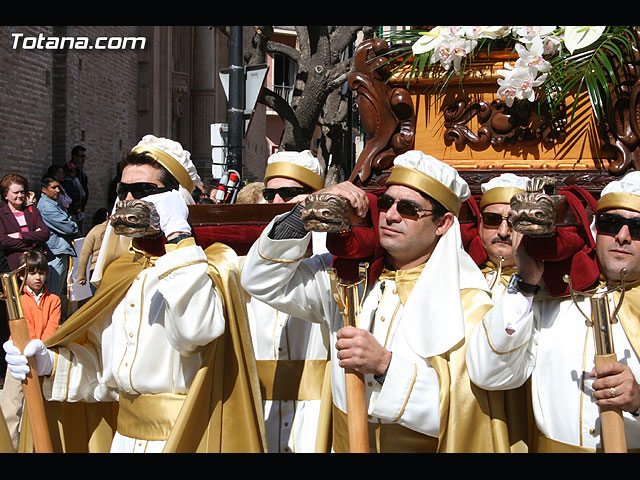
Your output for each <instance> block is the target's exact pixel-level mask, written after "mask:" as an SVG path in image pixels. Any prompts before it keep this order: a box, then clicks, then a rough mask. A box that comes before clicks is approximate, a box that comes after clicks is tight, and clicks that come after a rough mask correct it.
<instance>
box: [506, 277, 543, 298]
mask: <svg viewBox="0 0 640 480" xmlns="http://www.w3.org/2000/svg"><path fill="white" fill-rule="evenodd" d="M539 291H540V285H531V284H530V283H526V282H524V281H523V280H522V278H520V276H519V275H518V274H517V273H514V274H513V275H511V278H510V279H509V284H508V285H507V292H509V293H515V292H521V293H525V294H527V295H537V293H538V292H539Z"/></svg>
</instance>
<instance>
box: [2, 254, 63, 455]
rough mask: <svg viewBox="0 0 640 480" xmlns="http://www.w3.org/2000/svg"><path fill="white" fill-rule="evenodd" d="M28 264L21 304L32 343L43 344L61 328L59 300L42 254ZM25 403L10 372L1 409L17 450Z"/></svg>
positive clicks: (27, 260) (32, 256) (27, 258)
mask: <svg viewBox="0 0 640 480" xmlns="http://www.w3.org/2000/svg"><path fill="white" fill-rule="evenodd" d="M25 263H26V265H27V268H26V272H25V271H24V270H23V271H22V273H21V274H20V275H19V276H20V281H22V280H23V279H24V275H25V274H26V280H25V283H24V288H23V293H22V294H21V295H20V303H21V304H22V310H23V311H24V317H25V320H26V321H27V326H28V327H29V336H30V337H31V340H34V339H40V340H42V341H43V342H44V341H46V340H47V339H48V338H49V337H50V336H51V334H52V333H53V332H55V331H56V329H57V328H58V326H59V325H60V305H61V304H60V297H58V296H57V295H55V294H53V293H49V291H48V288H47V286H46V285H45V281H46V279H47V274H48V272H49V265H48V264H47V259H46V257H45V255H44V254H43V253H42V252H40V251H39V250H31V251H28V252H25V254H24V255H23V257H22V259H21V260H20V266H23V265H24V264H25ZM23 403H24V394H23V392H22V382H20V380H16V379H15V378H13V377H12V376H11V374H10V373H9V372H7V374H6V376H5V380H4V388H3V390H2V401H1V402H0V406H1V407H2V413H3V414H4V418H5V420H6V422H7V427H8V428H9V433H10V434H11V440H12V441H13V445H14V448H16V449H17V448H18V440H19V438H20V420H21V418H22V410H23Z"/></svg>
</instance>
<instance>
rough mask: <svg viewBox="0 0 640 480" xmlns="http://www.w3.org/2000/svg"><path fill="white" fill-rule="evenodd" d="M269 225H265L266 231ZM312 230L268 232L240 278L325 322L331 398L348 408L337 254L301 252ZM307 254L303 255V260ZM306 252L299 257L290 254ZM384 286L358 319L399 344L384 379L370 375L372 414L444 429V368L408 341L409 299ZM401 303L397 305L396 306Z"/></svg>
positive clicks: (262, 295) (429, 430)
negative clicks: (297, 234)
mask: <svg viewBox="0 0 640 480" xmlns="http://www.w3.org/2000/svg"><path fill="white" fill-rule="evenodd" d="M269 229H270V227H269V226H268V227H267V229H265V232H268V231H269ZM308 243H309V235H307V236H306V237H305V238H303V239H301V240H296V239H290V240H272V239H269V238H268V236H267V235H266V233H263V235H262V236H261V237H260V239H259V240H258V241H257V242H256V243H255V244H254V245H253V247H252V249H251V250H250V251H249V253H248V255H247V258H246V261H245V264H244V268H243V273H242V285H243V287H244V288H245V290H247V291H248V292H249V293H250V294H251V295H252V296H254V297H256V298H258V299H260V300H261V301H263V302H265V303H267V304H270V305H271V306H273V307H274V308H277V309H278V310H280V311H283V312H287V313H288V314H290V315H293V316H295V317H298V318H300V319H304V320H308V321H312V322H316V323H320V324H324V325H326V326H327V327H328V328H329V330H330V332H331V368H332V375H331V381H332V392H333V402H334V404H335V406H336V407H337V408H339V409H340V410H342V411H343V412H346V411H347V406H346V393H345V374H344V369H343V368H342V367H340V366H339V360H338V359H337V357H336V349H335V348H333V345H335V342H336V341H337V331H338V330H339V329H340V328H341V327H342V317H341V315H340V313H339V311H338V306H337V304H336V302H335V300H334V298H333V296H332V293H331V284H330V276H329V274H328V272H327V269H328V268H331V264H332V255H331V254H324V255H314V256H313V257H311V258H307V259H302V258H303V257H304V254H305V252H306V249H307V246H308ZM300 259H301V260H300ZM290 260H300V261H290ZM385 287H387V288H385V291H384V294H383V291H382V289H381V282H379V281H376V282H375V283H374V284H373V285H372V287H371V288H370V291H369V293H368V294H367V295H366V298H365V300H364V303H363V308H362V312H361V314H360V324H359V327H360V328H363V329H367V330H370V331H371V332H372V333H373V335H374V336H375V338H376V339H377V340H378V341H379V342H380V344H382V345H384V346H385V347H386V348H388V349H389V350H392V351H393V356H392V359H391V363H390V365H389V370H388V373H387V376H386V379H385V382H384V385H380V384H379V383H378V382H377V381H376V380H375V379H374V378H373V375H371V374H367V375H365V376H364V377H365V378H364V383H365V388H366V397H367V399H368V405H369V412H368V413H369V421H370V422H374V423H377V422H380V423H398V424H400V425H403V426H405V427H407V428H410V429H412V430H415V431H418V432H420V433H423V434H426V435H430V436H432V437H438V433H439V428H440V408H439V407H440V405H439V400H440V399H439V385H438V376H437V374H436V372H435V370H434V369H433V368H432V367H431V365H430V364H429V362H428V361H427V359H426V358H425V357H422V356H419V355H418V354H416V353H415V351H414V350H413V349H412V348H411V347H410V346H409V343H408V335H407V333H406V332H404V331H403V329H402V325H403V320H405V319H403V307H402V305H401V304H400V302H399V297H398V295H397V294H396V293H395V292H394V289H395V285H394V282H392V281H388V282H387V285H385ZM396 308H398V311H397V313H396V314H395V315H394V311H395V310H396Z"/></svg>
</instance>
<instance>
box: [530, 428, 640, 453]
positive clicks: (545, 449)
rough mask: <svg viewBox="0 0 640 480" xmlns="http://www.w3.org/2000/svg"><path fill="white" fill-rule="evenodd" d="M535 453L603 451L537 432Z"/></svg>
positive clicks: (636, 450) (631, 451) (639, 450)
mask: <svg viewBox="0 0 640 480" xmlns="http://www.w3.org/2000/svg"><path fill="white" fill-rule="evenodd" d="M537 443H538V444H537V446H536V453H603V452H604V450H602V449H601V448H597V449H596V448H594V447H581V446H579V445H571V444H569V443H564V442H560V441H558V440H553V439H551V438H549V437H546V436H545V435H543V434H542V433H540V432H538V438H537ZM627 451H628V452H629V453H638V452H640V449H637V448H634V449H629V450H627Z"/></svg>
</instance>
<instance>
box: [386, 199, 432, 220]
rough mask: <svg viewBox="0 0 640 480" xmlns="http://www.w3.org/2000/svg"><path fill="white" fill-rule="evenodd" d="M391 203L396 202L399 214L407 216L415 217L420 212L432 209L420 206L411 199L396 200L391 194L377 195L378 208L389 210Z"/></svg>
mask: <svg viewBox="0 0 640 480" xmlns="http://www.w3.org/2000/svg"><path fill="white" fill-rule="evenodd" d="M393 204H396V210H398V213H399V214H400V215H405V216H407V217H417V216H419V215H418V214H419V213H420V212H431V213H433V210H431V209H428V208H420V207H418V205H416V204H415V203H413V202H412V201H411V200H396V199H395V198H393V197H392V196H391V195H387V194H384V195H381V196H379V197H378V208H379V209H380V210H383V211H387V210H389V209H390V208H391V207H392V206H393Z"/></svg>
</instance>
